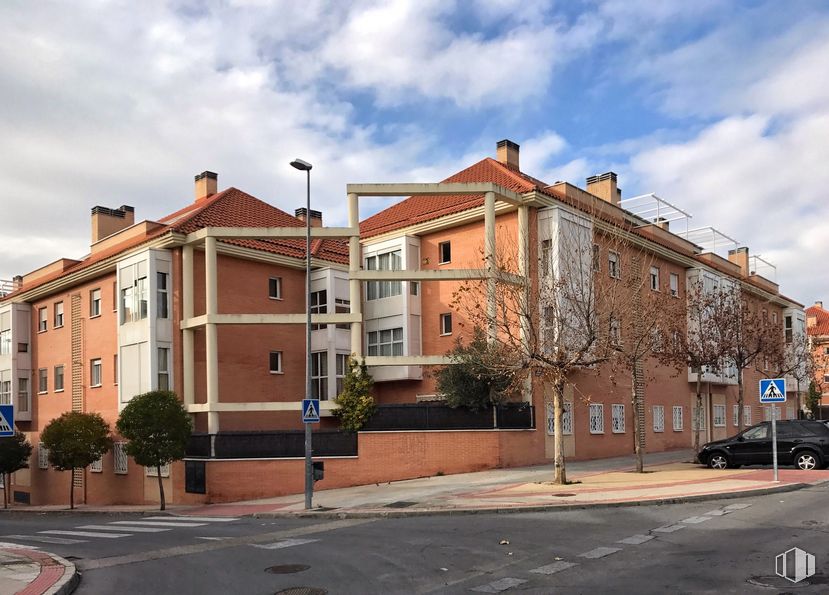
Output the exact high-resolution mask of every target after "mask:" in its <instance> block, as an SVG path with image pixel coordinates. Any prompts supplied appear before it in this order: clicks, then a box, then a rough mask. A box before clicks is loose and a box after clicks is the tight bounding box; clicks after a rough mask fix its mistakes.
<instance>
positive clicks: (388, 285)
mask: <svg viewBox="0 0 829 595" xmlns="http://www.w3.org/2000/svg"><path fill="white" fill-rule="evenodd" d="M400 254H401V252H400V250H394V251H392V252H385V253H383V254H378V255H376V256H369V257H368V258H366V270H369V271H400V270H402V269H403V261H402V259H401V256H400ZM402 292H403V285H402V281H369V282H367V283H366V299H367V300H377V299H382V298H386V297H391V296H394V295H400V294H401V293H402Z"/></svg>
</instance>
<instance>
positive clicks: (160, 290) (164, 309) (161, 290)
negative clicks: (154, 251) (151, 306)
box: [155, 273, 169, 318]
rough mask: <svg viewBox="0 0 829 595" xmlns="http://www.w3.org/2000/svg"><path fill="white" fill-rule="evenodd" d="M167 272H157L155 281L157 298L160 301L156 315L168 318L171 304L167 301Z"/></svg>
mask: <svg viewBox="0 0 829 595" xmlns="http://www.w3.org/2000/svg"><path fill="white" fill-rule="evenodd" d="M167 277H168V275H167V273H156V274H155V281H156V288H155V299H156V301H157V302H158V305H157V306H156V316H158V318H167V315H168V311H169V304H168V301H167Z"/></svg>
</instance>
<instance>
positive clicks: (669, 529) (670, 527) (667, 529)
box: [654, 525, 685, 533]
mask: <svg viewBox="0 0 829 595" xmlns="http://www.w3.org/2000/svg"><path fill="white" fill-rule="evenodd" d="M684 528H685V525H664V526H662V527H657V528H656V529H654V531H655V532H656V533H673V532H674V531H679V530H680V529H684Z"/></svg>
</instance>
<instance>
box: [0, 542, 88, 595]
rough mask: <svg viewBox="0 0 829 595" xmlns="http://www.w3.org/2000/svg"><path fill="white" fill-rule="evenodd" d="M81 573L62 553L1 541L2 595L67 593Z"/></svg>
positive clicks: (55, 594)
mask: <svg viewBox="0 0 829 595" xmlns="http://www.w3.org/2000/svg"><path fill="white" fill-rule="evenodd" d="M79 579H80V576H79V575H78V573H77V571H76V570H75V565H74V564H72V563H71V562H69V561H67V560H64V559H63V558H61V557H60V556H56V555H54V554H49V553H46V552H40V551H36V550H30V549H26V548H24V547H20V546H17V545H13V544H9V543H0V595H14V594H16V595H41V594H46V593H48V594H49V595H64V594H66V593H71V592H72V591H74V590H75V587H76V586H77V584H78V581H79Z"/></svg>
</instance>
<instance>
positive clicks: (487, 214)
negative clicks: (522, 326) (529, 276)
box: [484, 191, 498, 344]
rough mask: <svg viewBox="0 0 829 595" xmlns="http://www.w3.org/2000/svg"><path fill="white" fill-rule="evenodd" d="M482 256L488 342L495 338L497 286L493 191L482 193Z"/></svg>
mask: <svg viewBox="0 0 829 595" xmlns="http://www.w3.org/2000/svg"><path fill="white" fill-rule="evenodd" d="M484 256H485V257H486V267H487V278H486V316H487V340H488V341H489V343H490V344H492V343H494V342H495V340H496V338H497V332H498V327H497V324H496V316H497V313H498V311H497V304H496V295H495V290H496V287H497V279H496V270H497V266H498V263H497V261H496V259H495V192H492V191H490V192H487V193H485V194H484Z"/></svg>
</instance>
